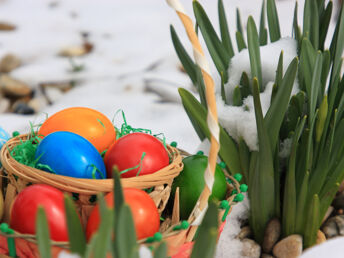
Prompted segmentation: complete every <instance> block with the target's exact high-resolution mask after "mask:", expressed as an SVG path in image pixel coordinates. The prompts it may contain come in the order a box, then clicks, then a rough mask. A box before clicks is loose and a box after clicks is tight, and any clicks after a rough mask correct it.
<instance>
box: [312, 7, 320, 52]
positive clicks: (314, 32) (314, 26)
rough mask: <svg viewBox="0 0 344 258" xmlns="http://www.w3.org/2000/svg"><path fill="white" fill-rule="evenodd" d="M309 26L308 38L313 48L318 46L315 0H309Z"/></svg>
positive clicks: (317, 17) (317, 21)
mask: <svg viewBox="0 0 344 258" xmlns="http://www.w3.org/2000/svg"><path fill="white" fill-rule="evenodd" d="M311 14H312V17H311V27H310V40H311V42H312V45H313V47H314V48H315V49H318V48H319V11H318V5H317V3H316V2H315V1H311Z"/></svg>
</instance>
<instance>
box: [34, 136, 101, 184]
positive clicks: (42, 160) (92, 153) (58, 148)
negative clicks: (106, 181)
mask: <svg viewBox="0 0 344 258" xmlns="http://www.w3.org/2000/svg"><path fill="white" fill-rule="evenodd" d="M35 157H36V159H39V160H38V163H37V164H38V165H37V167H38V168H40V169H42V170H45V171H48V172H53V173H56V174H58V175H63V176H70V177H77V178H93V179H100V178H105V177H106V169H105V165H104V162H103V159H102V157H101V156H100V154H99V152H98V151H97V149H96V148H95V147H94V146H93V145H92V144H91V143H90V142H89V141H88V140H86V139H85V138H84V137H82V136H80V135H78V134H75V133H71V132H55V133H51V134H49V135H48V136H46V137H44V138H43V140H42V141H41V142H40V143H39V145H38V147H37V150H36V154H35ZM48 167H49V168H50V169H51V170H52V171H50V170H49V168H48Z"/></svg>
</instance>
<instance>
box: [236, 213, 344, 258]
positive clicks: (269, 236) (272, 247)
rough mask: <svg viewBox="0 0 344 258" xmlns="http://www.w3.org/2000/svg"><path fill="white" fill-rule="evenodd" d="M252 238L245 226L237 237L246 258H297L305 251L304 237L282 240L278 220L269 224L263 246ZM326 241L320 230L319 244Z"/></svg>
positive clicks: (249, 230)
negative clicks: (303, 246)
mask: <svg viewBox="0 0 344 258" xmlns="http://www.w3.org/2000/svg"><path fill="white" fill-rule="evenodd" d="M343 220H344V217H343ZM250 237H252V231H251V229H250V228H249V227H248V226H244V227H243V228H242V229H241V232H240V233H239V235H238V236H237V238H239V239H240V240H241V241H242V243H243V248H242V253H241V255H242V257H245V258H259V257H261V258H274V257H276V258H297V257H299V256H300V255H301V254H302V251H303V248H302V245H303V242H302V236H300V235H296V234H295V235H290V236H288V237H286V238H282V239H281V223H280V221H279V220H278V219H272V220H271V221H270V222H269V223H268V225H267V227H266V230H265V234H264V240H263V243H262V245H261V246H260V245H259V244H258V243H256V242H255V241H253V240H252V239H250ZM324 241H326V237H325V234H324V233H323V232H322V231H320V230H319V231H318V236H317V244H320V243H322V242H324Z"/></svg>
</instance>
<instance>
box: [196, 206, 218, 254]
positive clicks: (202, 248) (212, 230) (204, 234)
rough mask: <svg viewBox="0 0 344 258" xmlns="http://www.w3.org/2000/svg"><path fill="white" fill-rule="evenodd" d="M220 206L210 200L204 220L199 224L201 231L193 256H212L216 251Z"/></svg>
mask: <svg viewBox="0 0 344 258" xmlns="http://www.w3.org/2000/svg"><path fill="white" fill-rule="evenodd" d="M217 230H218V208H217V205H216V204H215V203H214V202H210V203H209V206H208V210H207V212H206V213H205V215H204V218H203V221H202V223H201V225H200V226H199V232H198V234H197V236H196V239H195V244H194V246H193V249H192V253H191V258H208V257H209V258H211V257H214V255H215V251H216V241H217V235H218V231H217Z"/></svg>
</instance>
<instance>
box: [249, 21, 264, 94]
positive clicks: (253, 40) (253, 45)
mask: <svg viewBox="0 0 344 258" xmlns="http://www.w3.org/2000/svg"><path fill="white" fill-rule="evenodd" d="M247 42H248V52H249V56H250V65H251V75H252V78H254V77H257V78H258V82H259V85H263V79H262V65H261V59H260V49H259V37H258V32H257V28H256V24H255V23H254V20H253V18H252V16H250V17H249V18H248V21H247ZM262 90H263V87H262Z"/></svg>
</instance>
